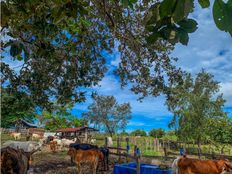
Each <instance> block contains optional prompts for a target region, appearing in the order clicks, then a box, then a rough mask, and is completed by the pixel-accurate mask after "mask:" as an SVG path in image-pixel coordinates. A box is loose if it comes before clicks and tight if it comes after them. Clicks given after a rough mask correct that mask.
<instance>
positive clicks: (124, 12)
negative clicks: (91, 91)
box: [1, 0, 232, 108]
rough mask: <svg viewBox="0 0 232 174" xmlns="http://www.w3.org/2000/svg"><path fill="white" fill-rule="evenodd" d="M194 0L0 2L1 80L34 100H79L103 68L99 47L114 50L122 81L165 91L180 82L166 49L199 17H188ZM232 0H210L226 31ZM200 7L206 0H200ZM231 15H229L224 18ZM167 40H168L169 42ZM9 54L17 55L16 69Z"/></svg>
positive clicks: (183, 38)
mask: <svg viewBox="0 0 232 174" xmlns="http://www.w3.org/2000/svg"><path fill="white" fill-rule="evenodd" d="M193 2H194V0H164V1H161V2H160V1H152V0H142V1H137V0H121V1H119V0H115V1H106V0H103V1H99V0H82V1H77V0H71V1H70V0H53V1H45V0H33V1H32V0H25V1H21V0H6V1H1V34H2V35H3V37H4V39H3V41H2V43H1V45H2V50H3V51H4V52H5V54H3V57H4V59H3V60H5V61H3V62H2V65H1V67H2V69H1V73H2V74H3V76H2V81H3V84H4V85H8V86H10V87H11V88H12V89H14V90H15V91H20V90H23V91H25V92H27V93H28V94H29V95H30V96H31V97H32V99H33V101H35V103H36V104H37V105H40V106H42V107H46V108H49V101H51V100H56V101H57V102H59V103H68V102H70V101H75V102H82V101H84V99H85V95H84V90H83V88H84V87H90V86H94V85H96V84H97V83H98V82H99V81H100V80H101V79H102V77H103V76H104V72H105V71H106V66H105V61H106V60H105V57H104V55H106V54H103V53H104V52H108V53H111V52H112V50H113V49H115V45H114V44H115V43H119V44H118V47H117V48H116V49H117V51H118V52H119V53H120V56H121V59H120V60H121V61H120V63H119V66H118V69H117V70H116V73H117V74H118V75H119V77H120V79H121V84H122V86H123V85H126V84H127V83H128V82H130V83H131V84H132V85H131V90H132V91H133V92H135V93H136V94H141V96H142V97H144V96H147V95H153V96H157V95H159V94H160V93H162V92H166V82H167V81H169V82H173V81H176V80H179V77H180V76H179V74H180V70H179V69H176V68H175V66H174V65H173V61H174V60H173V59H172V58H170V57H169V53H170V51H171V50H172V48H173V45H172V44H175V43H177V42H181V43H182V44H187V42H188V33H191V32H194V31H195V30H196V28H197V23H196V21H194V20H193V19H188V15H189V13H191V12H192V11H193ZM231 2H232V0H229V1H228V2H227V4H225V3H224V2H223V1H222V0H215V3H214V18H215V21H217V22H216V24H217V26H218V27H219V28H221V29H222V30H225V31H229V32H230V33H231V23H230V18H228V14H230V12H231ZM199 3H200V4H201V6H202V7H208V6H209V0H200V1H199ZM230 16H231V15H229V17H230ZM170 43H171V44H170ZM9 56H11V58H12V59H13V60H16V59H17V60H20V61H22V64H23V65H22V66H21V67H19V70H18V69H17V70H15V69H13V68H12V67H10V66H9V64H7V59H9Z"/></svg>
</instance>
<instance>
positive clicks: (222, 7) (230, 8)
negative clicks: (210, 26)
mask: <svg viewBox="0 0 232 174" xmlns="http://www.w3.org/2000/svg"><path fill="white" fill-rule="evenodd" d="M213 18H214V22H215V24H216V25H217V27H218V28H219V29H220V30H222V31H226V32H229V33H230V35H231V36H232V0H229V1H228V2H227V4H226V3H224V1H223V0H215V1H214V5H213Z"/></svg>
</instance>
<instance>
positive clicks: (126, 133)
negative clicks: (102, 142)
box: [120, 130, 129, 136]
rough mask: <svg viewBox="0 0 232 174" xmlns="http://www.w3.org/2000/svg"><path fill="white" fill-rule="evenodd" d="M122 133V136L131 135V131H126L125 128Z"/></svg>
mask: <svg viewBox="0 0 232 174" xmlns="http://www.w3.org/2000/svg"><path fill="white" fill-rule="evenodd" d="M120 135H121V136H128V135H129V133H128V132H126V131H125V130H123V131H122V132H121V133H120Z"/></svg>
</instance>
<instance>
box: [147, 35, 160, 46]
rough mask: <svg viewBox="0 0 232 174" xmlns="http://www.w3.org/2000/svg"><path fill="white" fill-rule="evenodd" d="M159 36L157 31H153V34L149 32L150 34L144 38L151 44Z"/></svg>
mask: <svg viewBox="0 0 232 174" xmlns="http://www.w3.org/2000/svg"><path fill="white" fill-rule="evenodd" d="M159 37H160V34H159V33H157V32H154V33H153V34H151V35H150V36H148V37H147V38H146V41H147V42H148V43H149V44H153V43H155V42H156V41H157V39H158V38H159Z"/></svg>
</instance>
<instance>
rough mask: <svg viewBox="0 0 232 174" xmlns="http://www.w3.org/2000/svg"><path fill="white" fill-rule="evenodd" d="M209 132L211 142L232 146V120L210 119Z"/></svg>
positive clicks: (226, 118) (227, 118)
mask: <svg viewBox="0 0 232 174" xmlns="http://www.w3.org/2000/svg"><path fill="white" fill-rule="evenodd" d="M207 131H208V135H209V136H210V140H211V141H213V142H216V143H224V144H226V143H227V144H232V134H231V132H232V119H230V118H229V117H225V118H212V119H209V121H208V130H207Z"/></svg>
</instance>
